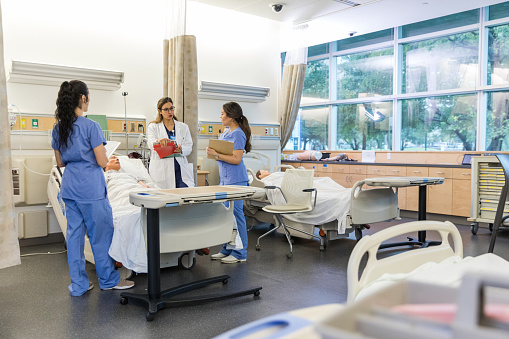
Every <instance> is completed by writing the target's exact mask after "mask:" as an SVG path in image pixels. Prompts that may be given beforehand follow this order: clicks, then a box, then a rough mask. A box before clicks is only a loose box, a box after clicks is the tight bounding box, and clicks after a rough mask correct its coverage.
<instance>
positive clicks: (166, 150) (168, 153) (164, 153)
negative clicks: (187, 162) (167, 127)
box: [154, 142, 181, 159]
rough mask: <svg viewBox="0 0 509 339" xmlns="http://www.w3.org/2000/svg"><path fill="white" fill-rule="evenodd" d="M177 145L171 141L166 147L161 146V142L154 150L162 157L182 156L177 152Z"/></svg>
mask: <svg viewBox="0 0 509 339" xmlns="http://www.w3.org/2000/svg"><path fill="white" fill-rule="evenodd" d="M176 147H177V146H176V145H175V143H174V142H169V143H168V144H167V145H166V146H165V147H161V145H160V144H155V145H154V151H156V152H157V154H158V155H159V158H161V159H164V158H175V157H180V156H181V154H180V153H175V148H176Z"/></svg>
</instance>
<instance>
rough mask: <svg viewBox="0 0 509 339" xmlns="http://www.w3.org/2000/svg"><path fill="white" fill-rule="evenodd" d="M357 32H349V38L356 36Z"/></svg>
mask: <svg viewBox="0 0 509 339" xmlns="http://www.w3.org/2000/svg"><path fill="white" fill-rule="evenodd" d="M356 33H357V32H348V35H349V36H354V35H355V34H356Z"/></svg>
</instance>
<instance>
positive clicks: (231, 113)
mask: <svg viewBox="0 0 509 339" xmlns="http://www.w3.org/2000/svg"><path fill="white" fill-rule="evenodd" d="M223 111H224V113H225V114H226V116H227V117H228V118H231V119H233V120H235V122H237V124H239V127H240V128H241V129H242V131H243V132H244V134H245V135H246V147H244V149H245V150H246V153H249V152H251V127H249V121H248V120H247V118H246V116H245V115H244V113H243V112H242V107H240V105H239V104H238V103H236V102H227V103H226V104H224V105H223Z"/></svg>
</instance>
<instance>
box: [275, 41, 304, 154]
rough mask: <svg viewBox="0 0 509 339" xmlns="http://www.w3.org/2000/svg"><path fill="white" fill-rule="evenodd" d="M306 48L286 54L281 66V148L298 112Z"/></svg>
mask: <svg viewBox="0 0 509 339" xmlns="http://www.w3.org/2000/svg"><path fill="white" fill-rule="evenodd" d="M306 64H307V48H302V49H299V50H296V51H290V52H288V53H287V54H286V58H285V64H284V66H283V83H282V86H281V95H280V102H279V124H280V125H281V141H280V143H281V149H283V148H284V147H285V145H286V143H287V142H288V140H290V137H291V135H292V131H293V127H294V125H295V120H297V115H298V113H299V106H300V98H301V96H302V89H303V88H304V78H305V76H306Z"/></svg>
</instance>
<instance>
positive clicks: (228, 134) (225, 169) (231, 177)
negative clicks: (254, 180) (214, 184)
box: [217, 127, 249, 185]
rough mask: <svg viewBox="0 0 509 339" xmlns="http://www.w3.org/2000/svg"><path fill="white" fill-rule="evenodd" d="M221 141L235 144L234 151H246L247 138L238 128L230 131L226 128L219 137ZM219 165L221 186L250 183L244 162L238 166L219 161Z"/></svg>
mask: <svg viewBox="0 0 509 339" xmlns="http://www.w3.org/2000/svg"><path fill="white" fill-rule="evenodd" d="M219 140H225V141H230V142H233V150H239V149H241V150H244V148H245V147H246V141H247V138H246V134H244V131H243V130H242V128H240V127H237V128H235V129H234V130H232V131H230V128H229V127H226V129H225V130H224V132H223V134H221V135H220V136H219ZM217 163H218V166H219V177H220V182H219V184H220V185H232V184H236V183H242V182H247V181H249V178H248V176H247V171H246V165H244V160H241V161H240V164H238V165H232V164H229V163H227V162H224V161H218V162H217Z"/></svg>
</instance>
